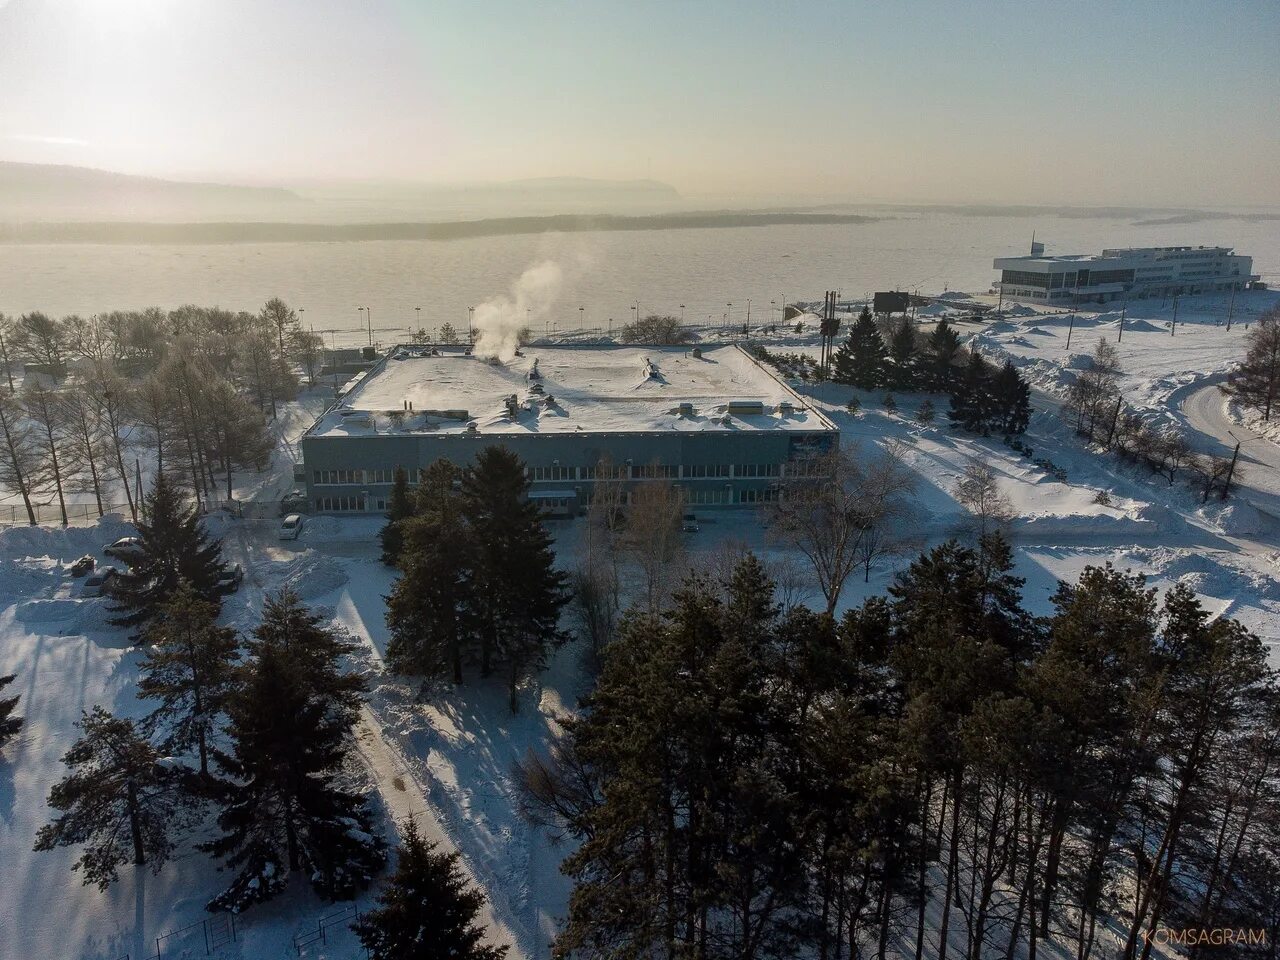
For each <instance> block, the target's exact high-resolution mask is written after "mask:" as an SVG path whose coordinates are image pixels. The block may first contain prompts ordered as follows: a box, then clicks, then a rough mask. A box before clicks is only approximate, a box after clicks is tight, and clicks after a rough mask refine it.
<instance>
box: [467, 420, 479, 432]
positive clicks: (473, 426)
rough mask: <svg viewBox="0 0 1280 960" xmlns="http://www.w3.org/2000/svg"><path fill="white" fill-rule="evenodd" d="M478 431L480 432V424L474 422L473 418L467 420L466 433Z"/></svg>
mask: <svg viewBox="0 0 1280 960" xmlns="http://www.w3.org/2000/svg"><path fill="white" fill-rule="evenodd" d="M479 432H480V425H479V424H478V423H476V422H475V421H474V420H469V421H468V422H467V433H479Z"/></svg>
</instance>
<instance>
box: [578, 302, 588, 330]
mask: <svg viewBox="0 0 1280 960" xmlns="http://www.w3.org/2000/svg"><path fill="white" fill-rule="evenodd" d="M586 323H587V308H586V307H581V306H580V307H578V329H579V330H585V329H586Z"/></svg>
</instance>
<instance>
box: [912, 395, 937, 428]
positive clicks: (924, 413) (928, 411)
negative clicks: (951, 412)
mask: <svg viewBox="0 0 1280 960" xmlns="http://www.w3.org/2000/svg"><path fill="white" fill-rule="evenodd" d="M934 416H935V412H934V408H933V401H932V400H930V399H929V398H928V397H925V398H924V403H922V404H920V408H919V409H918V410H916V421H917V422H918V423H919V424H920V425H921V426H925V427H927V426H929V424H931V423H933V418H934Z"/></svg>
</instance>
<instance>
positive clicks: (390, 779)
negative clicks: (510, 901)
mask: <svg viewBox="0 0 1280 960" xmlns="http://www.w3.org/2000/svg"><path fill="white" fill-rule="evenodd" d="M356 750H357V752H358V753H359V754H360V759H362V760H363V761H364V763H365V766H366V767H368V768H369V773H370V775H371V776H372V777H373V782H374V785H375V786H377V788H378V792H379V793H381V794H382V799H383V802H385V803H386V805H387V812H388V813H390V814H391V817H392V818H393V819H394V820H395V821H396V824H397V825H399V824H402V823H403V822H404V821H406V820H408V819H409V818H410V817H412V818H413V819H414V821H415V822H416V823H417V826H418V831H419V832H420V833H421V834H422V836H423V837H424V838H426V839H427V840H430V841H431V842H432V843H435V844H436V845H437V846H438V847H439V848H440V849H441V850H444V851H448V852H450V853H456V852H458V848H457V846H456V845H455V844H454V842H453V841H452V840H451V839H450V838H449V835H448V834H447V833H445V831H444V829H443V828H442V827H441V826H440V821H439V820H438V819H437V818H436V815H435V813H434V812H433V811H432V810H431V807H430V805H429V804H428V802H427V796H426V793H425V792H424V791H423V789H422V785H421V784H420V783H419V782H418V779H417V777H415V776H414V775H413V773H412V772H410V770H409V768H408V766H407V765H406V764H405V762H404V761H403V760H402V759H401V757H400V755H399V754H398V753H397V752H396V750H395V748H394V747H392V746H391V744H389V743H387V741H386V739H385V738H384V737H383V735H382V728H381V726H380V725H379V724H378V720H377V718H376V717H375V716H374V714H373V711H371V710H370V709H369V708H368V707H367V706H366V707H361V708H360V725H359V727H357V729H356ZM461 865H462V868H463V870H464V871H466V873H467V876H468V877H469V878H470V880H471V882H472V883H473V884H475V883H476V878H475V876H474V874H472V872H471V869H470V867H469V866H468V865H467V862H466V860H465V859H464V860H462V861H461ZM479 919H480V922H481V924H483V926H484V927H485V928H486V929H487V930H488V933H489V935H488V937H487V942H488V943H490V944H492V945H494V946H503V945H506V946H509V947H510V948H511V951H510V953H511V955H513V956H518V955H519V951H518V948H517V947H516V945H515V939H514V938H513V937H512V935H511V932H510V931H509V930H507V928H506V927H505V926H503V925H502V923H501V922H500V921H499V920H498V919H497V917H495V916H494V915H493V908H492V906H491V905H490V904H489V903H488V902H487V901H486V903H485V905H484V908H483V909H482V910H481V912H480V917H479Z"/></svg>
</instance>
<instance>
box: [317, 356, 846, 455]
mask: <svg viewBox="0 0 1280 960" xmlns="http://www.w3.org/2000/svg"><path fill="white" fill-rule="evenodd" d="M695 349H699V350H700V351H701V356H700V357H699V356H695V355H694V350H695ZM523 353H524V355H523V356H519V357H516V358H515V359H514V360H512V361H511V362H509V363H505V364H502V363H497V362H492V361H488V360H484V359H481V358H479V357H475V356H467V355H466V354H465V353H464V351H463V350H462V349H461V348H444V349H443V350H442V351H441V352H439V353H438V354H436V355H432V354H431V351H430V349H429V348H423V347H414V346H405V347H397V348H395V349H393V350H392V351H391V352H390V353H389V354H388V355H387V357H386V358H384V359H383V360H382V361H380V362H379V364H378V365H377V366H375V367H374V368H373V369H372V370H370V371H369V373H368V374H367V375H366V376H365V377H364V378H363V379H362V380H361V381H360V382H359V383H358V384H357V385H355V386H354V387H353V388H352V390H351V391H350V392H349V393H348V394H347V395H346V396H344V397H343V398H342V399H341V401H339V402H338V403H337V404H335V405H334V406H333V407H332V408H330V409H329V410H328V411H327V412H326V413H325V414H324V415H323V416H322V417H321V418H320V419H319V420H317V421H316V423H315V424H314V425H313V426H312V427H311V429H310V430H309V431H308V433H309V435H311V436H323V437H330V436H373V435H387V434H391V435H396V434H401V435H403V434H422V433H463V432H468V431H473V430H474V431H478V432H480V433H482V434H486V435H495V434H538V433H574V432H579V431H592V432H647V431H707V430H716V431H747V430H835V427H834V425H833V424H832V423H831V422H830V421H829V420H828V419H827V418H826V417H824V416H823V415H822V414H821V413H819V412H817V411H816V410H813V409H811V408H810V407H809V406H808V405H807V404H806V403H805V402H804V401H803V400H802V399H801V398H800V397H799V396H798V395H797V394H796V393H795V392H794V391H792V390H791V389H790V388H789V387H787V386H786V385H785V384H784V383H783V382H782V381H781V380H779V379H778V378H777V377H775V376H774V375H773V374H772V373H771V372H770V371H769V370H767V369H766V368H765V367H763V366H762V365H761V364H760V363H758V362H757V361H756V360H755V359H753V358H752V357H751V356H750V355H748V354H747V353H746V352H745V351H744V350H742V349H741V348H739V347H737V346H707V347H701V348H694V347H645V346H639V347H601V346H548V347H526V348H524V350H523ZM535 364H536V372H535ZM513 412H514V416H513V415H512V414H513Z"/></svg>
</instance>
